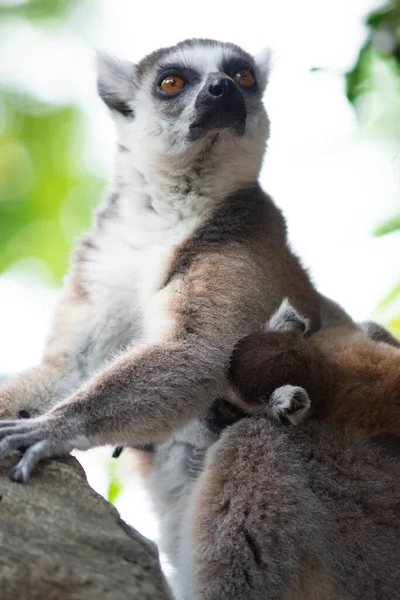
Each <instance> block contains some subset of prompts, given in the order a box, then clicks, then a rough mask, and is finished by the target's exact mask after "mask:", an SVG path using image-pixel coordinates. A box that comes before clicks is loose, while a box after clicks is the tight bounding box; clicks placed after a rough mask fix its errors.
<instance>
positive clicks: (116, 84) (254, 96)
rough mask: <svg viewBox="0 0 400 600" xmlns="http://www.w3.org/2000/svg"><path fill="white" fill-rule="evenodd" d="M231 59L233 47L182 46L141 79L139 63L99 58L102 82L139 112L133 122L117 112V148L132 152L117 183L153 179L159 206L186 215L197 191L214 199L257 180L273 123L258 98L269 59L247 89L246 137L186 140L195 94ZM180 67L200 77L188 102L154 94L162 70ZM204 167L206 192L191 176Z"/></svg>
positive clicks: (213, 134) (211, 135) (227, 134)
mask: <svg viewBox="0 0 400 600" xmlns="http://www.w3.org/2000/svg"><path fill="white" fill-rule="evenodd" d="M233 53H234V51H233V50H232V48H231V46H229V45H224V44H219V43H216V44H215V45H210V44H204V45H203V44H202V43H201V42H199V43H196V44H193V43H192V44H189V45H188V46H180V47H179V46H178V47H175V48H172V49H171V51H170V52H169V53H167V54H164V55H163V56H162V58H161V59H160V60H159V61H156V63H155V64H154V65H153V66H152V67H151V68H150V69H149V68H147V69H146V70H145V71H144V73H143V74H142V75H141V76H140V77H139V76H138V70H139V71H140V64H139V68H138V69H135V67H134V66H133V65H129V63H126V62H122V63H118V62H117V61H112V60H110V59H108V58H106V57H100V60H99V82H100V84H102V85H104V86H105V87H106V88H107V89H109V90H111V91H112V93H113V94H114V95H115V97H118V98H121V99H122V101H123V102H125V103H126V104H127V105H128V106H129V107H130V108H131V109H132V110H133V111H134V117H133V118H129V117H126V116H123V115H121V114H120V113H118V112H117V111H113V112H114V117H115V121H116V125H117V135H118V142H119V143H120V144H121V146H123V147H124V148H126V149H127V150H128V151H129V155H128V156H125V157H124V158H123V159H122V161H121V157H118V159H117V165H116V167H117V168H116V175H117V178H118V179H121V180H123V181H124V182H125V183H128V184H129V185H133V186H135V187H137V186H140V187H142V186H143V184H144V185H145V186H146V184H147V182H150V181H151V188H152V189H146V193H149V195H150V196H151V197H152V198H153V200H154V202H156V203H157V202H161V200H160V198H161V197H162V204H164V205H165V204H168V205H169V206H174V207H178V206H179V208H183V210H185V209H184V207H183V206H182V205H183V204H185V205H187V204H188V203H189V204H190V194H194V195H195V196H196V197H197V200H198V196H199V192H201V195H202V196H207V197H208V198H214V199H215V198H218V197H219V196H221V195H224V196H226V195H227V194H229V193H232V192H234V191H235V190H236V189H238V188H240V187H242V186H245V185H249V184H251V183H253V182H255V181H256V180H257V178H258V174H259V171H260V168H261V164H262V159H263V155H264V151H265V145H266V141H267V137H268V119H267V115H266V112H265V109H264V106H263V104H262V100H261V96H262V92H263V89H264V86H265V84H266V80H267V75H268V62H269V59H268V57H267V56H266V55H264V56H262V57H261V59H259V62H256V63H255V67H256V68H255V70H256V79H257V82H258V86H259V92H256V93H249V92H246V91H244V97H245V102H246V109H247V119H246V127H245V131H244V135H243V136H238V135H237V134H236V133H235V131H234V130H233V129H230V128H225V129H213V130H211V131H208V132H207V133H205V135H203V136H202V137H201V138H200V139H198V140H197V141H194V142H190V141H188V139H187V138H188V131H189V125H190V123H191V122H192V121H193V118H194V113H195V101H196V98H197V95H198V93H199V92H200V90H201V89H202V88H203V86H204V84H205V82H206V79H207V77H208V76H209V75H210V74H211V73H217V72H219V71H220V69H221V64H222V62H223V60H224V58H225V59H226V58H228V57H229V56H231V55H232V54H233ZM176 64H178V65H185V66H187V67H188V68H190V69H193V70H194V71H196V73H197V74H198V76H199V81H198V82H196V84H195V85H192V86H190V89H188V90H187V91H186V92H185V95H184V97H183V96H182V97H179V98H171V99H167V100H161V101H160V100H159V99H158V98H157V97H156V94H155V93H154V90H155V88H156V80H157V75H158V73H159V70H160V68H161V67H163V68H164V67H168V66H174V65H176ZM121 163H123V164H121ZM199 164H200V165H201V168H202V174H201V178H200V179H201V190H199V189H197V187H196V179H198V178H196V177H195V176H194V175H193V169H194V168H196V167H198V166H199ZM120 169H121V172H119V171H120ZM171 190H172V191H171ZM188 196H189V198H188Z"/></svg>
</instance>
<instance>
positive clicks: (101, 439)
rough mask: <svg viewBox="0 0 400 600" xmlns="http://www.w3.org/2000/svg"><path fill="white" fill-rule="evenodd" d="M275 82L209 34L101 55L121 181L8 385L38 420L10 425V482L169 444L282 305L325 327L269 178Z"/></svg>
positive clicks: (258, 63)
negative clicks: (68, 458) (139, 52)
mask: <svg viewBox="0 0 400 600" xmlns="http://www.w3.org/2000/svg"><path fill="white" fill-rule="evenodd" d="M267 77H268V64H267V62H266V60H265V59H259V60H258V59H254V58H253V57H252V56H250V55H249V54H247V53H246V52H244V51H243V50H241V49H240V48H238V47H237V46H235V45H234V44H230V43H219V42H215V41H210V40H187V41H184V42H182V43H179V44H178V45H177V46H174V47H172V48H167V49H162V50H158V51H156V52H154V53H153V54H151V55H149V56H147V57H146V58H144V59H143V60H142V61H141V62H139V63H138V64H137V65H134V64H132V63H130V62H121V61H117V60H113V59H110V58H107V57H104V56H101V57H100V58H99V84H98V87H99V92H100V95H101V97H102V99H103V100H104V101H105V103H106V104H107V105H108V107H109V108H110V109H111V111H112V114H113V115H114V119H115V122H116V127H117V136H118V152H117V157H116V162H115V176H114V181H113V183H112V186H111V193H110V195H109V197H108V200H107V202H106V205H105V206H104V207H103V208H102V210H100V211H99V212H98V214H97V217H96V219H95V223H94V225H93V228H92V231H91V233H90V234H88V235H87V236H86V237H84V238H83V240H82V241H81V243H80V244H79V246H78V248H77V250H76V252H75V254H74V257H73V262H72V267H71V270H70V274H69V277H68V280H67V283H66V286H65V290H64V296H63V298H62V300H61V302H60V304H59V307H58V312H57V314H56V318H55V322H54V324H53V328H52V331H51V334H50V337H49V339H48V343H47V347H46V350H45V353H44V356H43V361H42V363H41V365H39V366H38V367H36V368H34V369H32V370H30V371H28V372H27V373H25V374H23V375H21V376H19V377H18V378H17V379H16V380H14V381H13V382H11V383H10V384H8V385H7V386H6V387H5V388H4V389H2V390H1V393H0V406H1V409H2V414H3V415H4V416H9V417H14V419H15V417H17V415H18V413H19V414H26V412H29V413H30V414H31V416H35V418H32V419H30V420H24V421H21V420H13V419H11V420H9V421H2V422H1V423H0V439H1V440H2V442H1V444H0V456H1V455H4V454H5V453H7V452H9V451H11V450H12V449H14V448H20V447H24V448H25V449H26V451H25V454H24V456H23V458H22V459H21V461H20V462H19V463H18V465H17V466H16V467H15V468H14V470H13V471H12V473H11V476H12V477H13V478H14V479H17V480H20V481H26V479H27V478H28V477H29V475H30V473H31V471H32V469H33V467H34V465H35V464H36V463H37V462H38V461H39V460H40V459H41V458H43V457H46V456H52V455H55V454H62V453H67V452H69V451H70V450H71V449H72V448H78V449H87V448H90V447H92V446H98V445H102V444H116V445H118V444H124V445H135V444H138V443H147V442H154V441H160V440H163V439H166V438H168V436H170V435H171V433H172V432H173V431H175V430H179V429H181V428H182V427H183V426H184V425H185V424H187V423H189V422H191V421H192V420H193V419H196V418H198V417H199V416H200V415H201V414H202V413H203V412H204V411H205V410H206V409H207V408H208V407H209V406H211V404H212V402H213V400H214V399H215V398H216V397H218V396H219V395H220V394H221V391H222V390H223V389H224V388H225V381H226V371H227V369H228V365H229V359H230V355H231V353H232V350H233V348H234V346H235V344H236V343H237V341H238V340H239V339H241V338H242V337H243V336H245V335H247V334H248V333H250V332H252V331H256V330H258V329H259V328H260V327H261V326H262V324H263V323H264V322H265V320H266V318H267V317H268V316H269V315H270V314H271V313H272V312H273V311H274V310H275V309H276V308H277V307H278V306H279V304H280V302H281V301H282V298H284V297H286V296H289V297H290V298H291V299H292V301H293V303H294V305H295V306H296V308H297V309H298V310H299V311H301V312H302V313H305V314H307V315H309V317H310V325H311V329H314V330H315V329H317V328H318V327H319V326H320V313H321V303H322V304H323V301H321V297H320V296H319V294H318V293H317V292H316V291H315V289H314V287H313V285H312V284H311V282H310V279H309V277H308V275H307V273H306V272H305V271H304V269H303V268H302V267H301V265H300V263H299V261H298V259H297V258H296V256H295V255H294V254H293V253H292V252H291V250H290V248H289V246H288V242H287V237H286V226H285V221H284V218H283V216H282V214H281V212H280V210H279V209H278V208H277V207H276V206H275V205H274V203H273V202H272V200H271V199H270V198H269V197H268V196H267V195H266V194H265V193H264V192H263V191H262V190H261V188H260V186H259V184H258V181H257V180H258V175H259V171H260V167H261V163H262V160H263V155H264V150H265V145H266V140H267V137H268V119H267V115H266V112H265V109H264V106H263V103H262V94H263V90H264V87H265V85H266V81H267ZM49 409H50V410H49ZM46 410H47V411H48V412H47V413H45V414H41V413H43V412H44V411H46ZM20 411H25V412H24V413H21V412H20ZM38 414H39V416H36V415H38Z"/></svg>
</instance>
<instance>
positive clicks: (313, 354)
mask: <svg viewBox="0 0 400 600" xmlns="http://www.w3.org/2000/svg"><path fill="white" fill-rule="evenodd" d="M230 377H231V380H232V382H233V384H234V386H235V387H236V388H237V390H238V391H239V392H240V393H241V395H242V396H243V398H244V399H245V401H246V402H247V403H250V404H253V403H256V404H257V403H259V402H260V398H263V399H264V400H267V398H268V396H269V395H270V394H271V393H272V391H273V390H274V389H275V388H277V387H279V386H281V385H285V384H291V385H297V386H300V387H304V388H305V390H306V391H307V392H308V394H309V396H310V399H311V402H312V407H313V415H314V417H315V418H318V419H324V420H326V421H329V422H331V423H335V424H338V425H342V426H344V427H347V428H349V429H351V430H353V431H357V432H359V433H363V434H367V435H374V434H380V433H387V434H400V349H399V348H396V347H394V346H391V345H389V344H387V343H384V342H374V341H372V340H370V339H368V338H367V337H366V335H365V334H364V333H363V332H362V331H361V330H360V329H358V328H355V327H342V328H332V329H326V330H323V331H320V332H317V333H316V334H315V335H313V336H312V337H310V338H309V339H306V338H303V337H302V335H301V334H300V333H297V332H292V331H290V332H274V331H268V332H265V333H260V334H254V335H251V336H248V337H247V338H245V339H244V340H242V341H241V342H240V343H239V344H238V345H237V347H236V350H235V352H234V354H233V358H232V362H231V371H230Z"/></svg>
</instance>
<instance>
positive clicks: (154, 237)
mask: <svg viewBox="0 0 400 600" xmlns="http://www.w3.org/2000/svg"><path fill="white" fill-rule="evenodd" d="M200 220H201V219H200V218H199V217H198V216H191V217H185V218H182V217H181V213H180V212H179V211H177V210H173V209H169V210H167V209H166V210H165V211H164V212H156V211H154V210H153V209H152V208H151V207H149V205H148V204H147V205H146V203H145V202H143V201H140V199H139V202H135V203H133V202H132V198H130V199H129V201H128V199H127V198H126V199H125V198H123V197H121V198H120V204H119V211H118V215H117V216H115V217H112V218H110V219H109V220H106V221H105V222H104V224H103V226H102V227H101V229H100V230H99V231H98V233H97V235H96V239H95V242H96V246H97V247H96V249H95V250H94V251H93V253H94V256H93V260H90V261H88V262H87V263H86V266H85V269H86V277H87V279H88V280H89V285H90V294H91V298H92V301H93V303H94V304H95V306H96V312H98V314H99V315H102V317H101V321H103V322H104V319H106V321H107V324H106V326H107V327H111V326H112V327H114V329H116V328H117V329H120V330H121V335H124V336H125V335H131V336H132V337H133V338H134V339H135V340H136V341H142V340H144V339H145V340H146V341H150V340H153V339H154V338H157V337H159V336H161V335H162V333H163V332H165V328H166V326H167V323H166V319H165V304H166V301H167V298H166V294H165V292H164V293H163V292H160V291H159V290H160V287H161V286H162V283H163V281H164V280H165V277H166V275H167V273H168V270H169V267H170V265H171V261H172V257H173V254H174V251H176V247H177V246H178V245H179V244H181V243H182V242H183V241H184V240H185V239H186V238H187V237H189V236H190V234H191V233H192V232H193V230H194V229H195V228H196V227H197V226H198V225H199V223H200ZM168 293H169V294H170V293H171V292H170V291H169V292H168ZM128 332H130V333H129V334H128ZM131 339H132V338H131Z"/></svg>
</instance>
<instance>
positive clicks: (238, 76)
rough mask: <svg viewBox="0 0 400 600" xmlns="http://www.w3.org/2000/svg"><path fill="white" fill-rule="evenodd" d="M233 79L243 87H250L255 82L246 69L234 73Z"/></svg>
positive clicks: (251, 74)
mask: <svg viewBox="0 0 400 600" xmlns="http://www.w3.org/2000/svg"><path fill="white" fill-rule="evenodd" d="M233 79H234V81H236V83H238V84H239V85H243V86H244V87H252V86H253V85H254V83H255V79H254V75H253V73H252V72H251V71H249V70H247V69H243V70H242V71H238V72H237V73H235V75H234V76H233Z"/></svg>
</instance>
